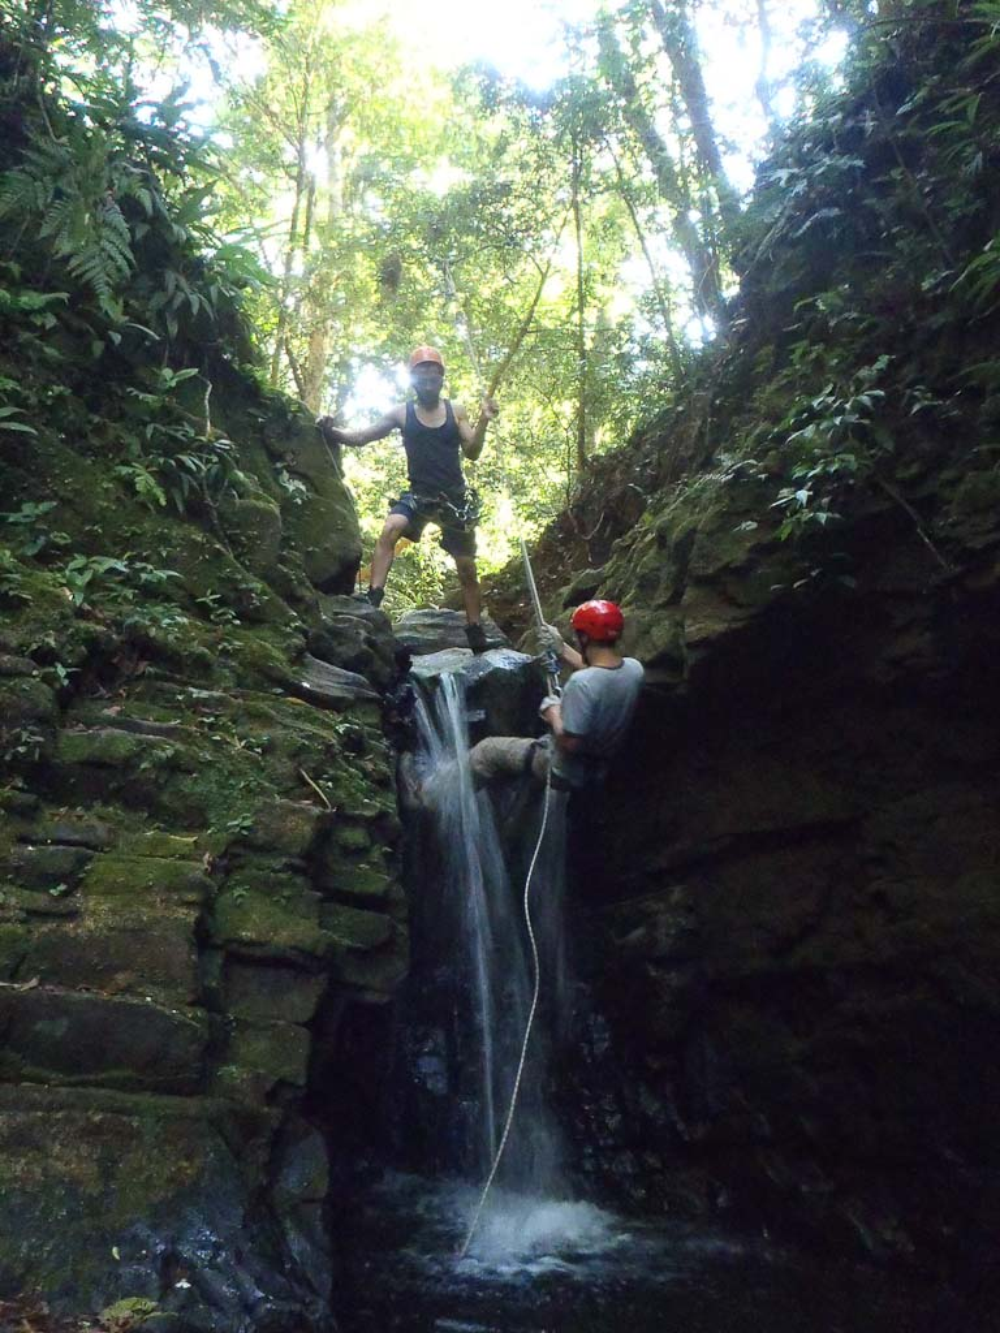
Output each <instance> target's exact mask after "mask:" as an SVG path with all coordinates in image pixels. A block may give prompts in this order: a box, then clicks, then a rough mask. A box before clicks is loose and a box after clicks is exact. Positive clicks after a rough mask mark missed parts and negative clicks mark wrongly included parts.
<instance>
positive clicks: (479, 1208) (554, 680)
mask: <svg viewBox="0 0 1000 1333" xmlns="http://www.w3.org/2000/svg"><path fill="white" fill-rule="evenodd" d="M568 218H569V210H568V209H567V212H566V216H565V217H564V218H563V221H562V224H561V226H560V228H559V231H558V233H557V235H556V239H555V243H554V245H553V247H552V254H550V256H549V259H548V262H547V263H546V265H545V268H544V269H543V270H542V275H541V278H540V280H539V283H538V286H537V288H536V289H535V294H534V297H533V299H532V302H531V305H530V307H529V309H528V313H527V314H526V315H525V317H524V319H523V320H522V321H521V324H520V326H519V328H518V331H517V335H516V337H515V338H514V341H513V343H512V344H511V346H510V348H509V349H508V352H507V355H506V356H505V357H504V359H503V360H502V361H501V363H500V365H499V366H498V367H497V369H496V370H495V371H494V372H493V375H492V376H491V378H490V382H489V385H488V387H487V389H486V396H487V397H492V396H493V394H494V393H496V391H497V388H498V387H499V385H500V382H501V380H502V379H503V377H504V375H505V374H506V372H507V370H508V368H509V367H510V365H511V362H512V361H513V360H514V357H515V356H516V355H517V352H518V350H519V349H520V346H521V344H522V342H523V341H524V339H525V336H526V334H527V332H528V329H529V328H530V326H531V321H532V319H533V318H534V315H535V311H536V310H537V308H538V303H539V301H540V300H541V297H542V291H543V290H544V287H545V283H546V280H547V279H548V276H549V271H550V269H551V267H552V259H553V257H554V255H555V250H556V247H557V246H558V244H559V240H560V237H561V236H562V233H563V228H564V227H565V225H566V221H567V219H568ZM442 271H443V273H444V279H445V285H446V287H447V289H448V294H449V296H450V297H451V298H452V299H453V300H454V301H455V303H456V305H458V308H459V311H460V313H461V328H462V335H463V339H464V341H465V343H466V347H467V349H468V352H469V360H470V361H471V362H472V367H473V370H474V371H475V373H476V379H477V380H478V382H479V386H480V387H482V384H483V381H484V376H483V371H482V364H481V362H480V360H479V356H478V354H477V352H476V345H475V343H474V341H473V337H472V327H471V323H470V321H469V318H468V315H467V313H466V311H465V309H464V307H463V306H462V304H461V301H460V300H459V298H458V292H457V290H456V288H455V281H454V278H453V277H452V273H451V268H450V267H449V265H448V263H447V261H446V262H445V263H444V264H443V265H442ZM498 444H499V440H498ZM497 455H498V461H499V463H500V470H501V475H502V477H503V482H504V486H505V488H506V490H507V493H508V494H509V495H510V497H511V503H512V504H514V508H515V513H516V510H517V506H516V504H515V503H514V488H513V486H512V485H511V480H510V473H509V472H508V470H507V466H506V463H505V461H504V454H503V451H502V450H500V449H499V447H498V449H497ZM518 529H519V531H518V540H519V542H520V546H521V559H522V561H523V562H524V578H525V582H526V583H527V585H528V594H529V596H530V599H531V605H532V610H533V611H534V614H535V621H536V624H537V627H538V629H539V630H541V629H542V628H543V627H544V625H545V616H544V614H543V612H542V601H541V598H540V597H539V595H538V585H537V583H536V582H535V572H534V570H533V569H532V567H531V557H530V555H529V554H528V543H527V542H526V541H525V539H524V532H523V530H521V525H520V523H518ZM545 672H546V676H547V678H548V683H549V693H550V694H554V695H556V696H557V697H558V696H559V695H560V694H561V693H562V690H561V687H560V684H559V661H558V658H557V657H556V654H555V653H554V652H551V651H549V652H547V653H546V654H545ZM551 795H552V773H551V766H550V768H549V771H548V772H547V773H546V775H545V797H544V801H543V804H542V823H541V828H540V829H539V831H538V841H537V842H536V843H535V850H534V852H533V853H532V857H531V864H530V865H529V867H528V874H527V878H526V879H525V882H524V904H523V905H524V922H525V926H526V928H527V932H528V941H529V943H530V946H531V965H532V977H533V981H532V996H531V1007H530V1009H529V1010H528V1021H527V1023H526V1024H525V1028H524V1039H523V1040H522V1042H521V1054H520V1057H519V1059H518V1062H517V1072H516V1074H515V1075H514V1087H513V1090H512V1092H511V1097H510V1106H509V1107H508V1109H507V1116H506V1119H505V1120H504V1126H503V1132H502V1134H501V1135H500V1143H499V1145H498V1147H497V1150H496V1153H495V1154H494V1157H493V1164H492V1166H491V1167H490V1173H489V1175H488V1176H487V1178H486V1184H485V1185H484V1186H483V1189H482V1192H481V1194H480V1196H479V1201H478V1203H477V1204H476V1209H475V1212H474V1213H473V1215H472V1221H471V1222H470V1223H469V1227H468V1230H467V1231H466V1234H465V1239H464V1241H463V1242H462V1246H461V1249H460V1250H459V1252H458V1253H459V1258H460V1259H464V1258H465V1256H466V1254H467V1253H468V1251H469V1246H470V1244H471V1243H472V1237H473V1236H474V1235H475V1234H476V1228H477V1227H478V1225H479V1219H480V1217H481V1216H482V1212H483V1208H484V1207H485V1205H486V1199H487V1197H488V1196H489V1192H490V1190H491V1189H492V1187H493V1182H494V1180H495V1179H496V1174H497V1171H498V1170H499V1169H500V1161H501V1158H502V1157H503V1154H504V1149H505V1148H506V1147H507V1140H508V1139H509V1138H510V1131H511V1126H512V1125H513V1123H514V1113H515V1111H516V1110H517V1102H518V1097H519V1095H520V1092H521V1081H522V1079H523V1077H524V1066H525V1061H526V1060H527V1058H528V1043H529V1042H530V1040H531V1032H532V1028H533V1027H534V1022H535V1014H536V1012H537V1010H538V1000H539V996H540V994H541V984H542V976H541V965H540V962H539V957H538V943H537V941H536V939H535V930H534V925H533V923H532V920H531V882H532V880H533V878H534V875H535V868H536V866H537V865H538V858H539V856H540V855H541V851H542V845H543V843H544V841H545V833H546V830H547V828H548V822H549V806H550V802H551Z"/></svg>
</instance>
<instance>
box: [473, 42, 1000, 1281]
mask: <svg viewBox="0 0 1000 1333" xmlns="http://www.w3.org/2000/svg"><path fill="white" fill-rule="evenodd" d="M949 41H950V39H949V37H948V34H947V33H946V32H945V30H944V29H943V28H939V27H936V26H934V25H933V24H931V25H929V26H928V27H927V28H926V29H924V28H919V29H918V28H917V27H915V28H914V30H913V32H912V33H910V34H909V35H908V36H902V37H900V43H899V47H898V48H897V49H896V56H897V57H898V58H894V59H893V61H891V62H889V61H886V60H881V59H872V60H871V63H870V64H869V65H868V66H867V67H866V68H862V69H861V70H860V71H856V73H857V74H858V75H859V77H856V78H855V79H854V82H853V85H852V86H851V87H850V88H849V89H848V91H847V92H846V93H845V94H844V95H843V96H842V97H840V98H838V99H835V100H833V101H831V103H830V104H829V105H828V107H827V113H828V114H827V115H826V118H825V119H824V120H822V121H820V122H816V123H813V124H809V125H805V126H802V127H800V128H799V129H798V130H797V131H794V132H792V133H791V134H790V135H789V136H788V139H787V141H786V143H785V144H784V146H783V147H782V148H781V149H780V150H779V152H778V154H777V155H776V158H775V160H774V161H773V162H772V163H770V164H768V166H767V167H766V168H765V170H764V172H763V173H762V181H761V188H760V190H759V192H758V195H757V197H756V199H755V201H754V203H753V204H752V205H751V210H750V215H751V218H752V219H755V220H756V221H757V222H758V223H761V224H763V225H762V226H761V230H760V232H759V235H762V236H763V237H764V239H763V241H761V242H759V243H758V244H757V246H756V248H754V247H750V248H748V250H747V251H746V252H745V253H744V254H743V255H742V256H741V257H740V263H741V264H742V268H743V286H742V291H741V294H740V296H739V298H738V300H737V302H736V303H735V306H734V310H733V314H734V316H735V318H734V325H733V332H732V335H731V338H730V340H729V344H728V346H726V347H724V348H721V349H719V350H718V351H717V352H716V353H713V354H712V355H711V356H710V357H708V358H706V359H705V361H704V362H703V363H702V364H701V366H700V367H696V368H695V370H694V373H693V374H692V379H691V384H690V385H689V388H688V392H687V393H686V394H685V396H684V400H683V402H682V403H680V404H679V405H678V406H677V408H675V409H674V410H673V411H671V412H669V413H667V414H665V415H664V416H663V417H662V418H661V420H659V421H658V422H655V423H652V424H651V426H650V427H649V429H648V430H647V431H646V432H645V433H644V434H643V435H642V436H641V437H639V438H637V439H635V440H633V441H632V443H631V445H630V446H629V447H628V448H626V449H625V450H624V451H622V452H620V453H618V454H615V455H609V456H607V457H605V458H602V459H598V460H596V462H595V464H594V466H593V467H592V469H591V472H590V475H589V476H588V477H587V478H585V479H584V481H583V482H582V483H581V485H580V487H579V489H578V492H577V495H576V498H575V501H574V504H573V506H572V507H571V509H570V510H568V511H567V512H566V513H565V514H563V515H561V516H560V518H559V519H558V520H557V521H556V522H555V523H554V524H553V525H552V526H551V527H550V529H549V530H548V532H547V533H546V534H545V535H544V536H543V538H542V540H541V542H540V543H539V549H538V555H537V562H536V573H537V574H538V577H539V581H540V583H541V586H542V588H543V591H544V593H545V597H546V602H547V609H548V611H549V614H550V615H551V616H552V618H558V617H560V616H561V617H563V622H562V623H563V624H564V625H565V616H566V610H567V608H569V607H570V606H572V605H574V604H575V603H577V602H579V601H580V600H582V599H583V598H586V597H590V596H595V595H597V596H607V597H611V598H613V599H615V600H617V601H619V602H621V603H622V604H623V606H624V608H625V613H626V617H627V622H628V631H627V635H628V637H627V648H628V650H629V651H631V652H633V653H635V654H637V655H638V656H639V657H641V658H642V660H643V661H644V662H645V664H646V666H647V672H648V680H649V683H650V688H649V690H648V692H647V696H646V698H645V701H644V705H643V711H642V715H641V718H640V722H639V725H637V727H636V729H635V733H634V736H633V738H632V743H631V746H630V749H629V752H628V754H627V756H625V758H624V759H623V760H622V761H621V763H620V765H619V768H618V771H617V773H616V775H615V780H614V782H613V784H612V786H611V788H610V789H609V791H608V793H607V802H606V811H605V827H604V829H603V830H602V831H601V832H600V836H597V833H596V831H595V832H594V836H593V838H592V841H593V843H594V845H595V846H596V847H598V848H599V849H601V855H600V856H598V857H597V858H596V861H595V864H594V866H593V868H592V875H591V878H590V880H589V881H588V882H587V883H585V884H583V885H581V886H578V890H577V892H578V894H579V899H580V901H581V902H583V903H585V904H586V906H587V908H588V909H589V911H590V912H591V913H592V920H593V925H594V929H593V932H592V933H591V939H590V941H589V949H590V955H589V956H590V958H591V960H592V968H591V971H592V975H593V977H594V979H595V982H596V984H597V985H598V988H599V990H600V991H601V993H602V994H603V996H604V1005H605V1012H606V1014H607V1016H608V1019H609V1022H610V1032H609V1031H608V1030H606V1029H605V1028H603V1027H602V1026H601V1024H600V1023H599V1022H597V1021H596V1020H595V1023H594V1026H593V1030H592V1031H591V1032H590V1035H589V1038H588V1041H587V1042H586V1043H585V1046H586V1047H587V1048H588V1049H589V1052H590V1056H589V1059H590V1060H591V1062H594V1063H596V1064H597V1065H600V1063H601V1062H602V1061H607V1060H611V1061H612V1064H613V1062H614V1059H620V1060H621V1061H622V1064H621V1066H620V1067H617V1070H616V1073H615V1075H614V1077H612V1078H610V1079H608V1078H606V1077H603V1076H602V1077H598V1078H596V1079H595V1080H591V1081H589V1082H588V1078H589V1075H588V1076H581V1075H579V1070H576V1071H574V1070H573V1068H572V1065H573V1060H572V1059H571V1060H570V1062H569V1063H570V1066H571V1068H570V1070H569V1078H570V1082H571V1084H573V1085H574V1086H575V1088H576V1091H575V1093H573V1094H572V1095H569V1096H568V1099H567V1106H568V1109H569V1113H570V1114H571V1115H575V1116H577V1125H578V1134H577V1140H578V1142H579V1143H580V1144H581V1145H587V1146H585V1147H581V1162H582V1164H583V1165H584V1167H585V1168H586V1169H587V1170H590V1171H592V1172H594V1173H595V1175H596V1176H597V1177H598V1178H599V1179H600V1180H602V1181H603V1182H605V1183H611V1184H612V1185H613V1186H614V1188H616V1189H618V1190H619V1191H620V1192H621V1193H622V1194H623V1195H624V1196H626V1197H628V1198H630V1199H633V1200H636V1201H644V1202H645V1203H647V1204H649V1205H651V1206H653V1207H655V1208H667V1209H676V1208H685V1207H694V1208H701V1207H715V1206H722V1205H725V1206H728V1207H730V1208H734V1207H735V1208H737V1209H742V1210H744V1211H745V1213H746V1214H747V1215H749V1216H751V1217H753V1218H755V1219H756V1220H757V1221H758V1222H760V1221H762V1222H764V1223H765V1224H766V1225H768V1226H771V1227H775V1226H777V1227H779V1228H780V1227H781V1226H783V1227H784V1230H785V1233H786V1234H788V1232H789V1231H792V1232H794V1233H795V1234H798V1235H802V1234H810V1235H812V1236H814V1237H823V1238H824V1239H825V1240H826V1242H827V1243H829V1242H830V1239H831V1238H832V1237H841V1238H843V1239H844V1240H845V1243H847V1244H850V1245H855V1246H858V1245H859V1246H860V1247H861V1248H862V1249H864V1250H866V1251H867V1252H869V1253H871V1254H874V1255H877V1256H880V1257H888V1256H893V1257H896V1258H905V1257H913V1256H916V1257H917V1260H918V1262H920V1263H921V1264H923V1265H926V1266H928V1267H930V1268H934V1267H935V1266H936V1267H939V1268H940V1269H942V1270H945V1271H950V1272H952V1273H959V1272H963V1271H968V1272H973V1271H975V1270H976V1266H977V1264H979V1265H980V1268H981V1267H982V1264H983V1260H984V1256H985V1254H986V1246H987V1245H988V1243H989V1242H988V1237H989V1235H990V1233H991V1232H992V1230H993V1229H994V1228H995V1218H996V1215H997V1209H998V1207H1000V1195H998V1192H997V1183H996V1182H997V1168H998V1160H997V1150H996V1146H995V1141H994V1135H993V1134H992V1132H991V1128H990V1125H989V1116H988V1114H986V1113H984V1108H986V1107H988V1106H990V1105H991V1104H992V1101H993V1099H994V1097H995V1095H996V1092H997V1088H998V1083H1000V1064H998V1062H997V1058H996V1050H997V1038H998V1035H1000V1033H998V1014H1000V1007H998V1006H1000V991H998V984H997V977H998V959H1000V906H998V903H1000V900H998V893H997V886H998V868H1000V867H998V855H1000V844H998V835H997V829H998V827H1000V823H998V816H1000V789H998V784H997V760H998V758H1000V717H998V710H997V704H996V698H995V694H996V691H995V685H994V681H995V662H996V657H997V651H998V648H1000V643H998V639H1000V631H998V628H997V626H998V610H1000V563H998V553H1000V525H998V521H997V501H998V499H1000V483H998V473H997V467H996V457H997V444H996V422H997V419H998V418H997V411H998V398H997V393H996V383H997V381H996V370H997V364H998V363H997V331H998V327H997V322H996V305H995V284H993V282H992V278H991V279H990V282H989V289H990V292H991V296H990V299H989V303H988V308H987V303H985V302H984V301H983V300H982V299H981V298H980V297H978V296H977V295H976V294H975V293H974V292H973V291H972V289H971V287H970V286H969V285H968V283H969V282H970V281H971V278H972V275H973V274H974V273H976V272H979V271H980V270H981V269H982V267H983V266H984V265H985V264H987V263H988V262H989V261H988V258H984V257H983V256H984V255H986V256H989V255H990V254H991V250H992V242H991V241H990V240H989V238H990V237H991V236H992V235H993V234H994V232H995V227H996V218H997V204H996V200H995V198H994V196H993V192H992V189H991V188H990V187H988V186H987V185H986V183H985V181H981V180H980V179H979V177H978V176H977V175H976V174H975V172H973V173H972V174H970V172H969V169H968V164H969V162H970V161H972V158H973V155H974V148H973V145H972V144H971V142H970V141H968V139H967V137H966V136H965V135H964V131H962V130H961V128H960V127H958V126H957V125H956V123H955V122H953V121H949V120H948V117H947V115H946V114H945V112H946V106H945V99H947V98H948V97H951V96H955V95H957V94H956V92H955V87H956V80H958V79H959V78H968V79H970V80H971V81H972V83H974V84H975V86H976V87H977V88H979V87H980V83H979V75H974V74H973V73H972V69H973V65H972V61H973V58H975V59H987V58H988V59H989V60H990V61H992V60H993V59H994V52H993V49H992V46H990V45H989V43H984V44H981V45H980V46H979V47H978V48H977V51H978V55H976V56H975V57H973V56H972V55H970V52H969V49H968V48H967V46H965V45H964V44H961V43H956V45H955V46H954V47H953V48H951V56H950V57H949V59H952V60H953V61H954V70H955V71H962V73H961V75H960V74H959V73H955V74H954V75H953V74H952V73H945V72H944V66H943V65H942V64H941V59H942V56H943V53H944V50H945V49H946V48H947V47H948V43H949ZM987 47H988V48H989V55H988V57H987V55H986V50H987ZM990 68H991V69H992V68H993V66H992V64H991V65H990ZM987 82H989V81H987ZM963 86H964V85H963ZM968 86H969V87H971V86H972V84H971V83H970V84H969V85H968ZM982 86H983V87H984V88H985V86H986V85H985V84H984V85H982ZM983 98H984V100H983V103H982V104H983V106H984V107H985V106H986V104H987V99H989V98H991V94H989V93H986V92H984V93H983ZM998 115H1000V110H998V107H997V105H996V104H995V103H994V102H993V101H992V100H991V101H990V103H989V111H988V112H987V116H988V119H989V123H990V124H993V123H995V119H996V117H997V116H998ZM978 133H979V131H978V130H977V131H976V134H977V135H978ZM944 139H948V140H949V147H948V148H947V149H943V148H942V141H943V140H944ZM988 151H990V152H992V151H993V149H992V148H991V149H990V150H988ZM960 162H965V163H966V168H965V169H963V168H961V167H960V166H959V163H960ZM915 190H916V191H919V193H920V197H921V199H922V200H923V205H922V207H923V211H922V212H921V214H920V216H919V217H917V216H916V215H915V214H914V212H913V201H914V198H915V193H914V192H915ZM945 216H947V217H949V218H950V222H949V224H948V239H947V241H942V233H941V232H940V230H938V229H937V223H936V221H935V219H937V218H943V217H945ZM942 245H943V246H944V249H945V250H946V251H947V263H946V262H945V256H944V254H943V252H942ZM946 272H947V273H949V274H950V275H951V276H950V277H947V278H946V276H945V273H946ZM519 577H520V576H519V571H515V572H514V574H513V577H512V578H511V579H510V581H509V582H506V583H504V581H502V580H501V582H500V584H499V585H498V587H497V588H496V589H495V592H494V605H495V607H496V609H497V610H498V611H499V612H500V617H499V618H500V619H501V621H502V622H504V623H506V624H507V625H508V627H509V628H511V629H516V628H518V627H520V626H523V625H524V624H526V623H527V616H526V614H525V609H524V596H523V591H522V590H521V589H520V588H519V586H518V584H519ZM584 1063H585V1064H586V1063H587V1061H584ZM581 1108H582V1109H581ZM991 1219H993V1221H991Z"/></svg>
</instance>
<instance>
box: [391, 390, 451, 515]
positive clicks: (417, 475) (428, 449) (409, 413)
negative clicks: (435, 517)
mask: <svg viewBox="0 0 1000 1333" xmlns="http://www.w3.org/2000/svg"><path fill="white" fill-rule="evenodd" d="M444 413H445V416H444V422H443V424H442V425H440V426H425V425H424V424H423V422H422V421H420V420H419V418H418V417H417V412H416V407H415V405H414V404H413V403H407V404H406V425H405V426H404V427H403V448H404V449H405V450H406V466H407V471H408V472H409V475H410V486H411V488H412V489H413V490H414V491H415V492H416V493H417V494H418V495H439V494H440V493H441V492H442V491H444V492H446V493H449V494H455V493H456V492H459V493H460V492H462V491H464V490H465V478H464V477H463V476H462V463H461V442H462V437H461V435H459V433H458V422H457V421H456V420H455V413H454V412H453V411H452V410H451V403H450V402H449V401H448V399H447V398H446V399H445V400H444Z"/></svg>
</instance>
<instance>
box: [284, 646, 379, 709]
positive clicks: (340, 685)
mask: <svg viewBox="0 0 1000 1333" xmlns="http://www.w3.org/2000/svg"><path fill="white" fill-rule="evenodd" d="M295 693H296V694H298V696H299V697H300V698H302V699H306V700H307V701H308V702H310V703H315V704H319V705H321V706H322V707H326V708H343V707H344V706H345V705H347V704H352V703H356V702H358V701H366V702H371V703H377V702H378V697H379V696H378V694H377V692H376V691H375V690H374V689H373V688H372V686H371V685H370V683H369V682H368V680H367V679H366V678H365V677H364V676H359V675H358V674H357V672H355V671H345V670H344V669H343V668H342V667H337V666H331V665H330V664H329V662H321V661H320V660H319V658H318V657H313V656H312V655H311V654H310V653H306V654H305V655H304V656H303V658H302V661H301V662H300V663H299V664H298V674H297V679H296V688H295Z"/></svg>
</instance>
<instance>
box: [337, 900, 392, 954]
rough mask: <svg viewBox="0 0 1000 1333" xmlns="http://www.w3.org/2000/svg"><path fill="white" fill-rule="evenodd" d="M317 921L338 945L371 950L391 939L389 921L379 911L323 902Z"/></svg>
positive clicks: (362, 951)
mask: <svg viewBox="0 0 1000 1333" xmlns="http://www.w3.org/2000/svg"><path fill="white" fill-rule="evenodd" d="M319 919H320V922H321V924H322V926H323V929H324V930H326V931H329V933H330V934H331V935H332V936H333V938H334V940H335V941H336V942H337V944H338V945H344V946H346V947H347V948H349V949H356V950H357V951H358V952H359V953H370V952H371V951H372V950H373V949H378V948H381V946H382V945H383V944H385V943H386V941H387V940H390V939H392V937H393V933H394V927H393V923H392V921H390V919H389V918H388V917H387V916H383V915H382V914H381V912H363V911H360V910H359V909H358V908H356V907H344V906H342V905H341V904H340V903H324V904H323V905H322V907H321V908H320V914H319Z"/></svg>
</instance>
